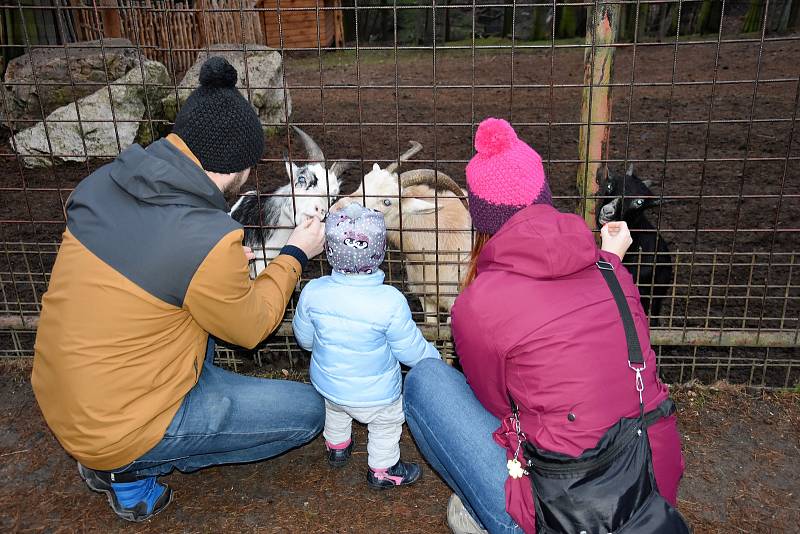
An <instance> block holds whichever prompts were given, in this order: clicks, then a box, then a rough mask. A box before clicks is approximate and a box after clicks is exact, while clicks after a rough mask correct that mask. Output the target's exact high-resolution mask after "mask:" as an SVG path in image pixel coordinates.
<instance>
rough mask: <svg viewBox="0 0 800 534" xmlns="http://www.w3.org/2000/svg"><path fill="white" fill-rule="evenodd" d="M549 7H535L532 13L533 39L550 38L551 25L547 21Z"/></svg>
mask: <svg viewBox="0 0 800 534" xmlns="http://www.w3.org/2000/svg"><path fill="white" fill-rule="evenodd" d="M548 13H549V9H548V8H546V7H544V6H538V7H534V8H533V12H532V14H531V40H532V41H544V40H545V39H549V38H550V33H551V27H550V24H548V22H547V14H548Z"/></svg>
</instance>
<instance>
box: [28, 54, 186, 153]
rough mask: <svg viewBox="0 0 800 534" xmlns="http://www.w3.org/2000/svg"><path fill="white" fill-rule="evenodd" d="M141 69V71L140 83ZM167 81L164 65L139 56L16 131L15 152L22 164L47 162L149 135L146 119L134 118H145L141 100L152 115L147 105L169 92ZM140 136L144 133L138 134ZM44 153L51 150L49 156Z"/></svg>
mask: <svg viewBox="0 0 800 534" xmlns="http://www.w3.org/2000/svg"><path fill="white" fill-rule="evenodd" d="M142 71H144V74H145V76H144V79H145V83H144V84H142ZM169 83H170V78H169V74H168V72H167V68H166V67H165V66H164V65H162V64H161V63H159V62H157V61H144V63H143V64H142V68H139V67H138V66H137V67H136V68H133V69H131V70H130V71H129V72H128V73H127V74H126V75H125V76H123V77H122V78H120V79H118V80H116V81H114V82H113V83H111V84H110V85H109V86H108V87H103V88H102V89H100V90H98V91H97V92H95V93H93V94H91V95H89V96H87V97H84V98H82V99H80V100H79V101H78V102H76V103H73V104H69V105H67V106H64V107H61V108H58V109H57V110H55V111H54V112H53V113H51V114H50V115H49V116H48V117H47V120H46V121H44V122H40V123H38V124H36V125H35V126H34V127H33V128H29V129H27V130H23V131H21V132H19V133H18V134H16V135H15V136H14V137H13V139H14V146H15V147H16V150H17V153H18V154H20V155H21V156H24V157H23V158H22V161H23V163H24V164H25V166H27V167H49V166H50V165H51V164H52V163H53V162H55V163H63V162H67V161H86V159H87V158H94V157H102V156H111V157H113V156H116V155H117V154H119V152H120V149H123V150H124V149H125V148H127V147H128V146H130V145H131V144H133V143H134V142H135V141H137V136H138V140H139V141H141V142H147V141H150V140H152V134H151V133H150V132H149V131H148V130H149V128H147V126H148V125H149V123H148V122H143V123H141V125H140V123H139V122H138V121H140V120H142V119H143V118H146V111H147V110H146V105H149V106H150V107H151V115H150V117H151V118H153V119H155V118H156V116H155V115H153V114H152V113H153V109H154V108H155V107H156V105H157V104H158V103H159V102H160V101H161V100H162V99H163V98H164V96H165V95H166V94H167V93H168V92H169ZM109 92H110V93H111V100H112V102H113V115H112V108H111V104H110V103H109ZM146 103H147V104H146ZM79 111H80V122H79V121H78V112H79ZM112 117H113V122H112ZM140 126H141V127H140ZM148 134H149V135H148ZM142 136H147V137H148V138H147V139H142ZM48 138H49V141H50V143H49V144H48ZM117 138H119V145H117ZM84 144H85V148H84ZM51 146H52V151H51V149H50V147H51ZM50 154H53V157H52V158H51V156H50Z"/></svg>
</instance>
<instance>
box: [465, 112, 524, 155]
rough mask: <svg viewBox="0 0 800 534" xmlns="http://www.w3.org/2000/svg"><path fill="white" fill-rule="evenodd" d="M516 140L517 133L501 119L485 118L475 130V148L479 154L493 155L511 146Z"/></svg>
mask: <svg viewBox="0 0 800 534" xmlns="http://www.w3.org/2000/svg"><path fill="white" fill-rule="evenodd" d="M516 140H517V133H516V132H515V131H514V128H512V127H511V125H510V124H509V123H508V122H507V121H504V120H503V119H495V118H491V119H486V120H485V121H483V122H482V123H481V124H480V126H478V131H477V132H475V150H477V151H478V153H479V154H484V155H486V156H494V155H495V154H499V153H500V152H503V151H505V150H507V149H508V148H510V147H511V145H512V143H514V141H516Z"/></svg>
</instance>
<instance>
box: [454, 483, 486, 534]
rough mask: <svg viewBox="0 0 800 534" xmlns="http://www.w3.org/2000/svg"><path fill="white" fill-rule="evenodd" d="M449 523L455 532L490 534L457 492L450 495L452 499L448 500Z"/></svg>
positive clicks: (460, 533) (462, 533)
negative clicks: (476, 519) (470, 511)
mask: <svg viewBox="0 0 800 534" xmlns="http://www.w3.org/2000/svg"><path fill="white" fill-rule="evenodd" d="M447 525H448V526H449V527H450V530H452V531H453V534H489V533H488V532H487V531H486V530H484V529H482V528H481V526H480V524H479V523H478V522H477V521H475V518H474V517H472V514H470V513H469V510H467V508H466V507H465V506H464V503H463V502H461V498H459V496H458V495H456V494H455V493H454V494H452V495H450V500H449V501H447Z"/></svg>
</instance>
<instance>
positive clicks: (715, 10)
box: [693, 0, 722, 35]
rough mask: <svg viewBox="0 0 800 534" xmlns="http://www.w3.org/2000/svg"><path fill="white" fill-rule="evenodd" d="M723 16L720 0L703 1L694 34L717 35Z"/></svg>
mask: <svg viewBox="0 0 800 534" xmlns="http://www.w3.org/2000/svg"><path fill="white" fill-rule="evenodd" d="M721 15H722V4H721V3H720V2H719V0H703V5H702V6H701V7H700V12H699V13H698V15H697V20H696V21H695V22H696V24H695V27H694V31H693V33H699V34H701V35H702V34H704V33H717V32H718V31H719V23H720V17H721Z"/></svg>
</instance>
